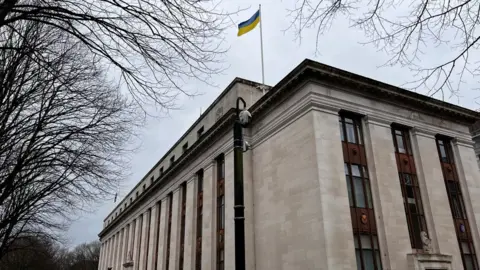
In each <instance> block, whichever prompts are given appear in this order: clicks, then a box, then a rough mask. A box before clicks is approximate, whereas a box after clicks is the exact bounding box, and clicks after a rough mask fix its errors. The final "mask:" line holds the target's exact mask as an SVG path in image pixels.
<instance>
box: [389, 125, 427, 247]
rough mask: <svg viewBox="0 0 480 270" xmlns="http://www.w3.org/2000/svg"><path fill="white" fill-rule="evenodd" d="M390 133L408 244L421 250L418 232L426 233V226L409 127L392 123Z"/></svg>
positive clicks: (421, 245)
mask: <svg viewBox="0 0 480 270" xmlns="http://www.w3.org/2000/svg"><path fill="white" fill-rule="evenodd" d="M391 133H392V140H393V147H394V151H395V159H396V162H397V171H398V176H399V181H400V189H401V191H402V199H403V206H404V210H405V217H406V220H407V225H408V232H409V237H410V244H411V247H412V248H414V249H417V250H421V249H423V244H422V239H421V235H420V233H421V232H422V231H425V232H426V233H427V234H428V228H427V221H426V218H425V211H424V209H423V201H422V195H421V192H420V185H419V183H418V177H417V172H416V168H415V158H414V156H413V150H412V142H411V138H410V129H409V128H408V127H404V126H401V125H396V124H393V125H392V126H391Z"/></svg>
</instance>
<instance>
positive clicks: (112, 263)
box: [110, 233, 118, 270]
mask: <svg viewBox="0 0 480 270" xmlns="http://www.w3.org/2000/svg"><path fill="white" fill-rule="evenodd" d="M117 240H118V236H117V234H116V233H114V234H113V236H112V256H111V258H110V266H111V267H112V270H116V269H115V255H116V253H117Z"/></svg>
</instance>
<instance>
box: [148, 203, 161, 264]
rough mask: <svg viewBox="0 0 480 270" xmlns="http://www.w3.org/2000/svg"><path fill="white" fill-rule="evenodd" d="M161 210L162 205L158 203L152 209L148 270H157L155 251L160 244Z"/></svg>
mask: <svg viewBox="0 0 480 270" xmlns="http://www.w3.org/2000/svg"><path fill="white" fill-rule="evenodd" d="M159 210H160V205H159V203H156V204H155V206H154V207H153V208H152V213H151V215H150V235H149V240H148V262H147V270H154V269H155V262H156V254H155V251H156V249H157V246H158V243H157V238H158V225H159V224H158V220H159V219H158V217H159V215H158V214H159Z"/></svg>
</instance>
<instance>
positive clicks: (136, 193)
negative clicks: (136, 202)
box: [135, 191, 138, 199]
mask: <svg viewBox="0 0 480 270" xmlns="http://www.w3.org/2000/svg"><path fill="white" fill-rule="evenodd" d="M136 198H138V191H137V192H135V199H136Z"/></svg>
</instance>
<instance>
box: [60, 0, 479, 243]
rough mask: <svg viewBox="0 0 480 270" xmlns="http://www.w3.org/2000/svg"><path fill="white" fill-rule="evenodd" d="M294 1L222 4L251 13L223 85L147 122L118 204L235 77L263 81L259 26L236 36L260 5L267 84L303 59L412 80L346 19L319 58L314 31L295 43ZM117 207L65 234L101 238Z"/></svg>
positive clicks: (232, 41) (430, 58) (324, 42)
mask: <svg viewBox="0 0 480 270" xmlns="http://www.w3.org/2000/svg"><path fill="white" fill-rule="evenodd" d="M293 2H294V1H292V0H289V1H283V2H279V1H274V0H272V1H245V0H241V1H240V0H237V1H234V0H224V4H223V5H224V6H225V7H227V8H228V9H229V10H232V9H235V7H237V6H239V5H241V6H242V7H248V6H250V9H248V10H246V11H243V12H241V13H240V14H239V15H238V16H233V17H232V20H233V21H234V22H235V25H234V24H233V22H232V26H231V28H230V29H229V30H228V32H227V35H228V36H227V42H226V45H228V46H230V50H229V52H228V54H227V56H226V59H225V60H226V64H228V65H229V66H230V68H229V69H228V70H226V71H225V72H224V74H219V75H218V76H215V77H214V78H215V82H216V83H217V84H218V85H219V87H218V88H214V87H207V86H204V85H200V84H196V83H195V84H192V85H190V86H189V87H191V88H193V89H195V90H197V91H199V92H201V93H202V95H200V96H197V97H195V98H194V99H189V98H184V97H182V98H181V99H179V100H178V104H179V105H180V106H181V110H176V111H172V112H170V114H169V115H168V116H166V117H164V118H161V119H149V120H148V122H147V125H146V127H145V128H144V130H142V131H141V132H140V133H141V136H140V140H141V147H140V149H139V150H138V151H137V153H135V155H134V156H133V159H132V164H131V165H132V171H131V177H130V178H129V179H128V181H127V182H126V183H124V187H123V188H122V190H121V191H120V196H119V199H118V201H120V200H121V199H122V198H123V196H124V195H125V194H127V193H128V192H129V191H130V189H131V188H132V187H134V186H135V184H136V183H137V182H138V181H139V180H140V179H141V178H142V177H143V176H144V174H145V173H146V172H148V170H149V169H150V168H151V166H153V165H154V164H155V163H156V162H157V161H158V160H159V159H160V158H161V157H162V155H163V154H164V153H165V152H166V151H167V150H168V149H169V147H170V146H171V145H173V143H175V142H176V140H177V139H178V138H179V137H180V136H181V135H182V134H183V132H185V131H186V130H187V129H188V127H189V126H190V125H191V124H192V123H193V122H194V121H195V120H196V119H197V118H198V117H199V114H200V108H204V109H205V108H206V107H208V105H209V104H210V103H211V102H212V101H213V100H214V99H215V98H216V97H217V96H218V94H219V93H220V92H221V91H223V89H224V87H226V86H227V85H228V84H229V83H230V82H231V80H232V79H233V78H235V77H242V78H246V79H249V80H253V81H259V82H260V81H261V65H260V38H259V29H258V27H257V28H256V29H254V30H253V31H251V32H249V33H248V34H246V35H243V36H241V37H237V35H236V34H237V28H236V24H237V23H239V22H241V21H243V20H246V19H248V18H249V17H250V16H251V15H253V13H254V12H255V11H256V10H257V8H258V4H259V3H261V4H262V27H263V42H264V61H265V82H266V84H269V85H274V84H276V83H277V82H278V81H279V80H280V79H282V78H283V77H284V76H285V75H286V74H287V73H288V72H289V71H291V70H292V69H293V68H294V67H295V66H296V65H298V64H299V63H300V62H301V61H302V60H304V59H305V58H310V59H313V60H316V61H319V62H322V63H324V64H328V65H332V66H334V67H337V68H341V69H344V70H347V71H350V72H354V73H357V74H360V75H363V76H366V77H371V78H373V79H376V80H380V81H383V82H386V83H390V84H393V85H397V86H400V85H401V84H403V83H405V82H407V81H411V80H412V78H413V77H412V74H411V73H409V71H408V69H406V68H402V67H394V68H386V67H384V68H378V67H379V66H381V65H382V64H384V63H385V62H386V61H387V60H388V55H386V54H385V53H383V52H378V51H377V49H376V48H375V47H374V46H373V45H360V44H359V41H365V40H366V39H365V37H364V35H363V32H361V31H360V30H357V29H350V28H349V27H348V24H349V23H348V21H347V20H341V19H338V20H336V21H335V24H334V25H332V27H331V29H330V31H329V32H328V33H327V34H326V35H324V36H322V38H321V39H320V43H319V50H318V51H319V54H318V55H317V56H315V54H314V53H315V35H316V33H315V29H313V30H311V31H308V32H305V33H304V36H303V39H302V43H301V44H299V42H297V41H294V34H293V33H292V32H284V31H283V30H285V29H286V28H287V27H288V26H289V23H290V18H287V11H286V8H288V7H290V8H291V7H293ZM438 50H440V51H438ZM441 50H442V48H440V49H437V50H436V51H431V52H430V53H429V54H427V55H426V58H425V61H424V63H430V62H431V63H433V62H434V61H437V60H439V53H441V52H442V51H441ZM472 85H473V84H472ZM419 92H422V91H419ZM462 94H463V95H464V97H461V98H460V99H459V100H457V99H451V100H450V101H451V102H452V103H456V104H459V105H462V106H465V107H468V108H471V109H474V108H475V107H476V105H475V103H474V98H475V97H477V96H480V95H479V94H478V93H475V92H472V91H471V90H469V88H468V85H466V91H465V92H463V93H462ZM118 201H117V202H118ZM114 205H115V204H114V203H113V198H112V199H111V200H110V201H105V202H104V203H103V204H102V205H99V206H98V208H97V209H94V210H92V211H93V213H92V214H86V215H84V216H82V217H78V221H76V222H75V223H74V224H73V225H72V227H71V229H70V230H69V232H68V235H67V236H68V237H69V238H70V241H71V244H79V243H82V242H86V241H92V240H95V239H97V238H98V237H97V234H98V233H99V232H100V230H101V228H102V222H103V219H104V218H105V216H106V215H107V214H108V213H109V212H110V211H111V210H112V209H113V208H114Z"/></svg>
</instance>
